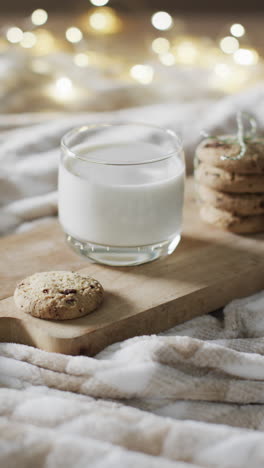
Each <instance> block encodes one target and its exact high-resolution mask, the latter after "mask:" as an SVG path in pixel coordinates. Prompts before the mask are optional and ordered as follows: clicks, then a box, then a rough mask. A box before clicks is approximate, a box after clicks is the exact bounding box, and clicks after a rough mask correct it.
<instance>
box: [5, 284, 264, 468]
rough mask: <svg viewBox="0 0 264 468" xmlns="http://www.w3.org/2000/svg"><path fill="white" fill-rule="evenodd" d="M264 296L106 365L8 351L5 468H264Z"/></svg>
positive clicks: (145, 342) (131, 343)
mask: <svg viewBox="0 0 264 468" xmlns="http://www.w3.org/2000/svg"><path fill="white" fill-rule="evenodd" d="M263 312H264V292H262V293H259V294H257V295H254V296H252V297H251V298H250V299H247V300H244V299H241V300H237V301H234V302H233V303H231V304H230V305H229V306H227V307H226V308H225V311H224V320H221V319H219V318H216V317H214V316H210V315H207V316H203V317H199V318H196V319H193V320H191V321H189V322H186V323H185V324H182V325H179V326H177V327H175V328H174V329H171V330H169V331H168V332H166V333H163V334H161V335H160V336H154V335H153V336H143V337H136V338H132V339H130V340H127V341H124V342H122V343H117V344H114V345H112V346H109V347H108V348H106V349H105V350H104V351H102V352H101V353H100V354H98V355H97V356H96V358H89V357H86V356H75V357H72V356H65V355H59V354H52V353H47V352H44V351H40V350H36V349H34V348H31V347H28V346H23V345H17V344H12V343H2V344H0V466H1V467H2V466H3V467H7V468H16V467H18V466H19V467H22V468H24V467H25V468H28V467H32V468H35V467H38V468H42V467H43V468H44V467H45V468H57V467H64V468H68V467H69V468H72V467H73V466H74V467H75V468H82V467H87V466H89V468H90V467H91V468H124V467H131V468H132V467H133V468H134V467H136V466H137V467H143V468H148V467H151V468H152V467H153V468H155V467H157V468H160V467H162V468H169V467H173V466H174V467H177V468H192V467H193V468H194V467H196V468H202V467H203V468H248V467H249V466H250V467H252V468H262V467H263V466H264V433H263V431H264V339H263V334H264V329H263Z"/></svg>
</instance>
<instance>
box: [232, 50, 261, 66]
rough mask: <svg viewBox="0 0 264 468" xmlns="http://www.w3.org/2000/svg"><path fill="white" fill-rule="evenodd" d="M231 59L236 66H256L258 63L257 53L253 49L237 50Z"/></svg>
mask: <svg viewBox="0 0 264 468" xmlns="http://www.w3.org/2000/svg"><path fill="white" fill-rule="evenodd" d="M233 57H234V61H235V62H236V63H237V64H238V65H246V66H249V65H256V63H257V62H258V53H257V51H256V50H254V49H238V50H237V51H236V52H235V53H234V56H233Z"/></svg>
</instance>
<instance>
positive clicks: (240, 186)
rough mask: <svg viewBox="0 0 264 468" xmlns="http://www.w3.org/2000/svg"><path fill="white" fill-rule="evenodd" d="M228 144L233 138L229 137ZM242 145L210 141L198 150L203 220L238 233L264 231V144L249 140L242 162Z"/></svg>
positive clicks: (206, 141)
mask: <svg viewBox="0 0 264 468" xmlns="http://www.w3.org/2000/svg"><path fill="white" fill-rule="evenodd" d="M226 140H227V141H230V138H228V137H226ZM239 152H240V146H239V144H238V143H236V142H232V143H226V142H224V141H223V140H221V139H219V138H207V139H206V140H204V141H202V143H200V145H199V146H198V148H197V150H196V161H197V167H196V169H195V179H196V183H197V192H198V198H199V200H200V202H201V210H200V214H201V218H202V219H203V220H204V221H205V222H207V223H210V224H214V225H215V226H218V227H220V228H222V229H225V230H228V231H231V232H237V233H255V232H261V231H264V141H263V143H262V142H260V141H257V140H255V141H254V140H250V141H248V142H247V144H246V152H245V154H244V156H243V157H242V158H241V159H236V160H232V159H225V160H223V159H222V158H221V156H223V155H226V156H232V157H234V156H236V155H238V154H239Z"/></svg>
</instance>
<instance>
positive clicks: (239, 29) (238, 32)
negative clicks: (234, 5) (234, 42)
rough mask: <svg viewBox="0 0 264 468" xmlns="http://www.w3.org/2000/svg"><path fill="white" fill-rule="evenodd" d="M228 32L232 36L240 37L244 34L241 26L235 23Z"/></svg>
mask: <svg viewBox="0 0 264 468" xmlns="http://www.w3.org/2000/svg"><path fill="white" fill-rule="evenodd" d="M230 32H231V34H233V36H236V37H242V36H244V34H245V28H244V26H243V25H242V24H240V23H235V24H232V26H231V28H230Z"/></svg>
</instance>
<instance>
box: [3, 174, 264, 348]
mask: <svg viewBox="0 0 264 468" xmlns="http://www.w3.org/2000/svg"><path fill="white" fill-rule="evenodd" d="M186 192H187V193H186V200H185V210H184V230H183V236H182V241H181V243H180V245H179V247H178V248H177V249H176V251H175V252H174V253H173V254H172V255H170V256H169V257H167V258H165V259H161V260H158V261H156V262H153V263H149V264H145V265H141V266H136V267H122V268H119V267H105V266H101V265H96V264H92V263H89V262H88V261H87V260H86V259H83V258H81V257H78V256H77V255H76V254H75V253H73V252H72V251H71V250H70V249H69V248H68V246H67V245H66V243H65V241H64V236H63V233H62V232H61V229H60V227H59V225H58V223H57V221H54V222H51V223H49V224H45V225H43V226H39V227H38V228H36V229H34V230H32V231H30V232H28V233H23V234H19V235H13V236H9V237H5V238H3V239H2V240H1V242H0V258H1V263H0V341H13V342H17V343H24V344H28V345H32V346H36V347H39V348H41V349H44V350H47V351H55V352H59V353H67V354H88V355H91V356H92V355H94V354H96V353H97V352H99V351H100V350H102V349H103V348H104V347H105V346H107V345H109V344H111V343H114V342H116V341H120V340H124V339H126V338H129V337H132V336H135V335H143V334H151V333H157V332H161V331H163V330H166V329H168V328H170V327H172V326H173V325H176V324H177V323H180V322H183V321H185V320H189V319H190V318H193V317H195V316H198V315H201V314H205V313H208V312H210V311H213V310H215V309H217V308H219V307H222V306H224V305H225V304H226V303H227V302H229V301H230V300H232V299H234V298H237V297H243V296H246V295H249V294H252V293H254V292H256V291H258V290H260V289H262V288H264V234H259V235H255V236H251V237H250V236H237V235H234V234H230V233H225V232H222V231H219V230H217V229H215V228H213V227H210V226H207V225H205V224H203V223H202V222H201V221H200V219H199V216H198V209H197V205H196V203H195V201H194V191H193V182H192V180H188V183H187V191H186ZM51 269H56V270H60V269H72V270H81V271H82V272H84V273H87V274H89V275H91V276H94V277H96V278H97V279H98V280H99V281H100V282H101V283H102V284H103V286H104V288H105V290H106V296H105V301H104V304H103V306H102V307H101V308H100V309H99V310H98V311H96V312H94V313H93V314H91V315H88V316H87V317H83V318H80V319H78V320H70V321H65V322H52V321H48V320H40V319H37V318H34V317H31V316H29V315H27V314H23V313H21V312H20V311H18V310H16V307H15V305H14V302H13V298H12V294H13V291H14V288H15V285H16V283H17V282H18V281H19V280H21V279H22V278H23V277H25V276H27V275H29V274H32V273H35V272H36V271H47V270H51Z"/></svg>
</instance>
